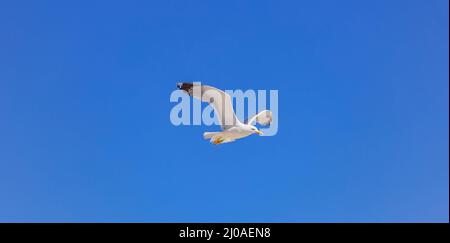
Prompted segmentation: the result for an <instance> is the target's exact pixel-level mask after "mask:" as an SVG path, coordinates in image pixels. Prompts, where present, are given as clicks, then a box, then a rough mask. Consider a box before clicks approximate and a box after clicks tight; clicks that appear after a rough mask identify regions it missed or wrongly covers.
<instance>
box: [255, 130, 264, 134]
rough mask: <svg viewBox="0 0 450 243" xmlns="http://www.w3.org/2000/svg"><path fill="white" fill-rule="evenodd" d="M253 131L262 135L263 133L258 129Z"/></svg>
mask: <svg viewBox="0 0 450 243" xmlns="http://www.w3.org/2000/svg"><path fill="white" fill-rule="evenodd" d="M255 133H258V134H259V135H263V134H264V133H263V132H261V131H260V130H256V131H255Z"/></svg>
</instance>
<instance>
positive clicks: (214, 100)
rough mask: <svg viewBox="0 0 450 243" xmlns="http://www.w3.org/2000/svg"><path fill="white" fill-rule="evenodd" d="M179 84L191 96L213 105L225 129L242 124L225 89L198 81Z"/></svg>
mask: <svg viewBox="0 0 450 243" xmlns="http://www.w3.org/2000/svg"><path fill="white" fill-rule="evenodd" d="M177 86H178V88H180V89H181V90H184V91H185V92H186V93H188V94H189V95H190V96H192V97H194V98H196V99H199V100H201V101H203V102H208V103H209V104H210V105H212V106H213V108H214V112H215V113H216V115H217V118H218V119H219V123H220V125H221V127H222V129H223V130H226V129H228V128H230V127H232V126H234V125H236V124H241V122H240V121H239V119H238V118H237V117H236V114H235V113H234V110H233V102H232V100H231V97H230V95H229V94H227V93H226V92H225V91H223V90H220V89H217V88H214V87H212V86H207V85H200V84H198V83H178V84H177Z"/></svg>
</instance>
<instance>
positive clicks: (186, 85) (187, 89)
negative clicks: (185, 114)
mask: <svg viewBox="0 0 450 243" xmlns="http://www.w3.org/2000/svg"><path fill="white" fill-rule="evenodd" d="M193 86H194V84H193V83H177V87H178V88H179V89H181V90H183V91H184V92H186V93H188V94H189V95H191V94H192V88H193Z"/></svg>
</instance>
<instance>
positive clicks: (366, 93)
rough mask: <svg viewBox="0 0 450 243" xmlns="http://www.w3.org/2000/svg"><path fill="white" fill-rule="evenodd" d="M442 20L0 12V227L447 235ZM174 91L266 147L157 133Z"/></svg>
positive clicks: (436, 2)
mask: <svg viewBox="0 0 450 243" xmlns="http://www.w3.org/2000/svg"><path fill="white" fill-rule="evenodd" d="M448 4H449V3H448V1H446V0H412V1H411V0H408V1H406V0H404V1H399V0H395V1H391V0H384V1H359V0H354V1H349V0H345V1H334V0H328V1H325V0H319V1H260V0H258V1H245V0H244V1H139V2H136V1H122V2H118V1H75V2H70V3H69V2H68V1H64V2H61V1H39V2H38V1H7V2H6V1H3V2H2V3H1V4H0V30H1V38H0V115H1V119H0V221H64V222H66V221H68V222H79V221H89V222H91V221H94V222H98V221H101V222H103V221H114V222H130V221H138V222H155V221H163V222H180V221H181V222H185V221H194V222H218V221H238V222H249V221H264V222H279V221H281V222H361V221H362V222H367V221H370V222H372V221H376V222H416V221H420V222H430V221H431V222H436V221H438V222H448V220H449V218H448V217H449V208H448V207H449V194H448V193H449V184H448V183H449V174H448V173H449V172H448V171H449V150H448V146H449V130H448V128H449V127H448V126H449V107H448V100H449V93H448V91H449V70H448V65H449V56H448V53H449V49H448V48H449V31H448V29H449V26H448V19H449V14H448V7H449V6H448ZM179 81H203V82H204V83H208V84H210V85H214V86H216V87H220V88H223V89H244V90H245V89H278V90H279V115H280V117H279V133H278V135H277V136H274V137H258V136H252V137H250V138H247V139H244V140H240V141H237V142H235V143H230V144H225V145H222V146H213V145H211V144H209V142H208V141H206V140H203V139H202V136H201V134H202V133H203V132H204V131H214V130H217V127H206V126H195V127H188V126H184V127H183V126H181V127H174V126H173V125H172V124H171V123H170V120H169V112H170V109H171V108H172V107H173V105H174V104H173V103H170V102H169V95H170V93H171V91H172V90H174V89H175V88H176V86H175V83H176V82H179ZM198 151H202V153H203V154H204V156H202V157H200V156H196V155H195V154H196V153H197V152H198ZM236 157H237V159H235V158H236Z"/></svg>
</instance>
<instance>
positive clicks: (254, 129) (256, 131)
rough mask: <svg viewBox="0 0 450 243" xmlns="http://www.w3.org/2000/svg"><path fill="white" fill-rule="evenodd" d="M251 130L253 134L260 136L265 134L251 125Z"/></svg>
mask: <svg viewBox="0 0 450 243" xmlns="http://www.w3.org/2000/svg"><path fill="white" fill-rule="evenodd" d="M250 130H251V131H252V133H256V134H258V135H263V132H261V131H260V130H258V128H256V127H255V126H251V125H250Z"/></svg>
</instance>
